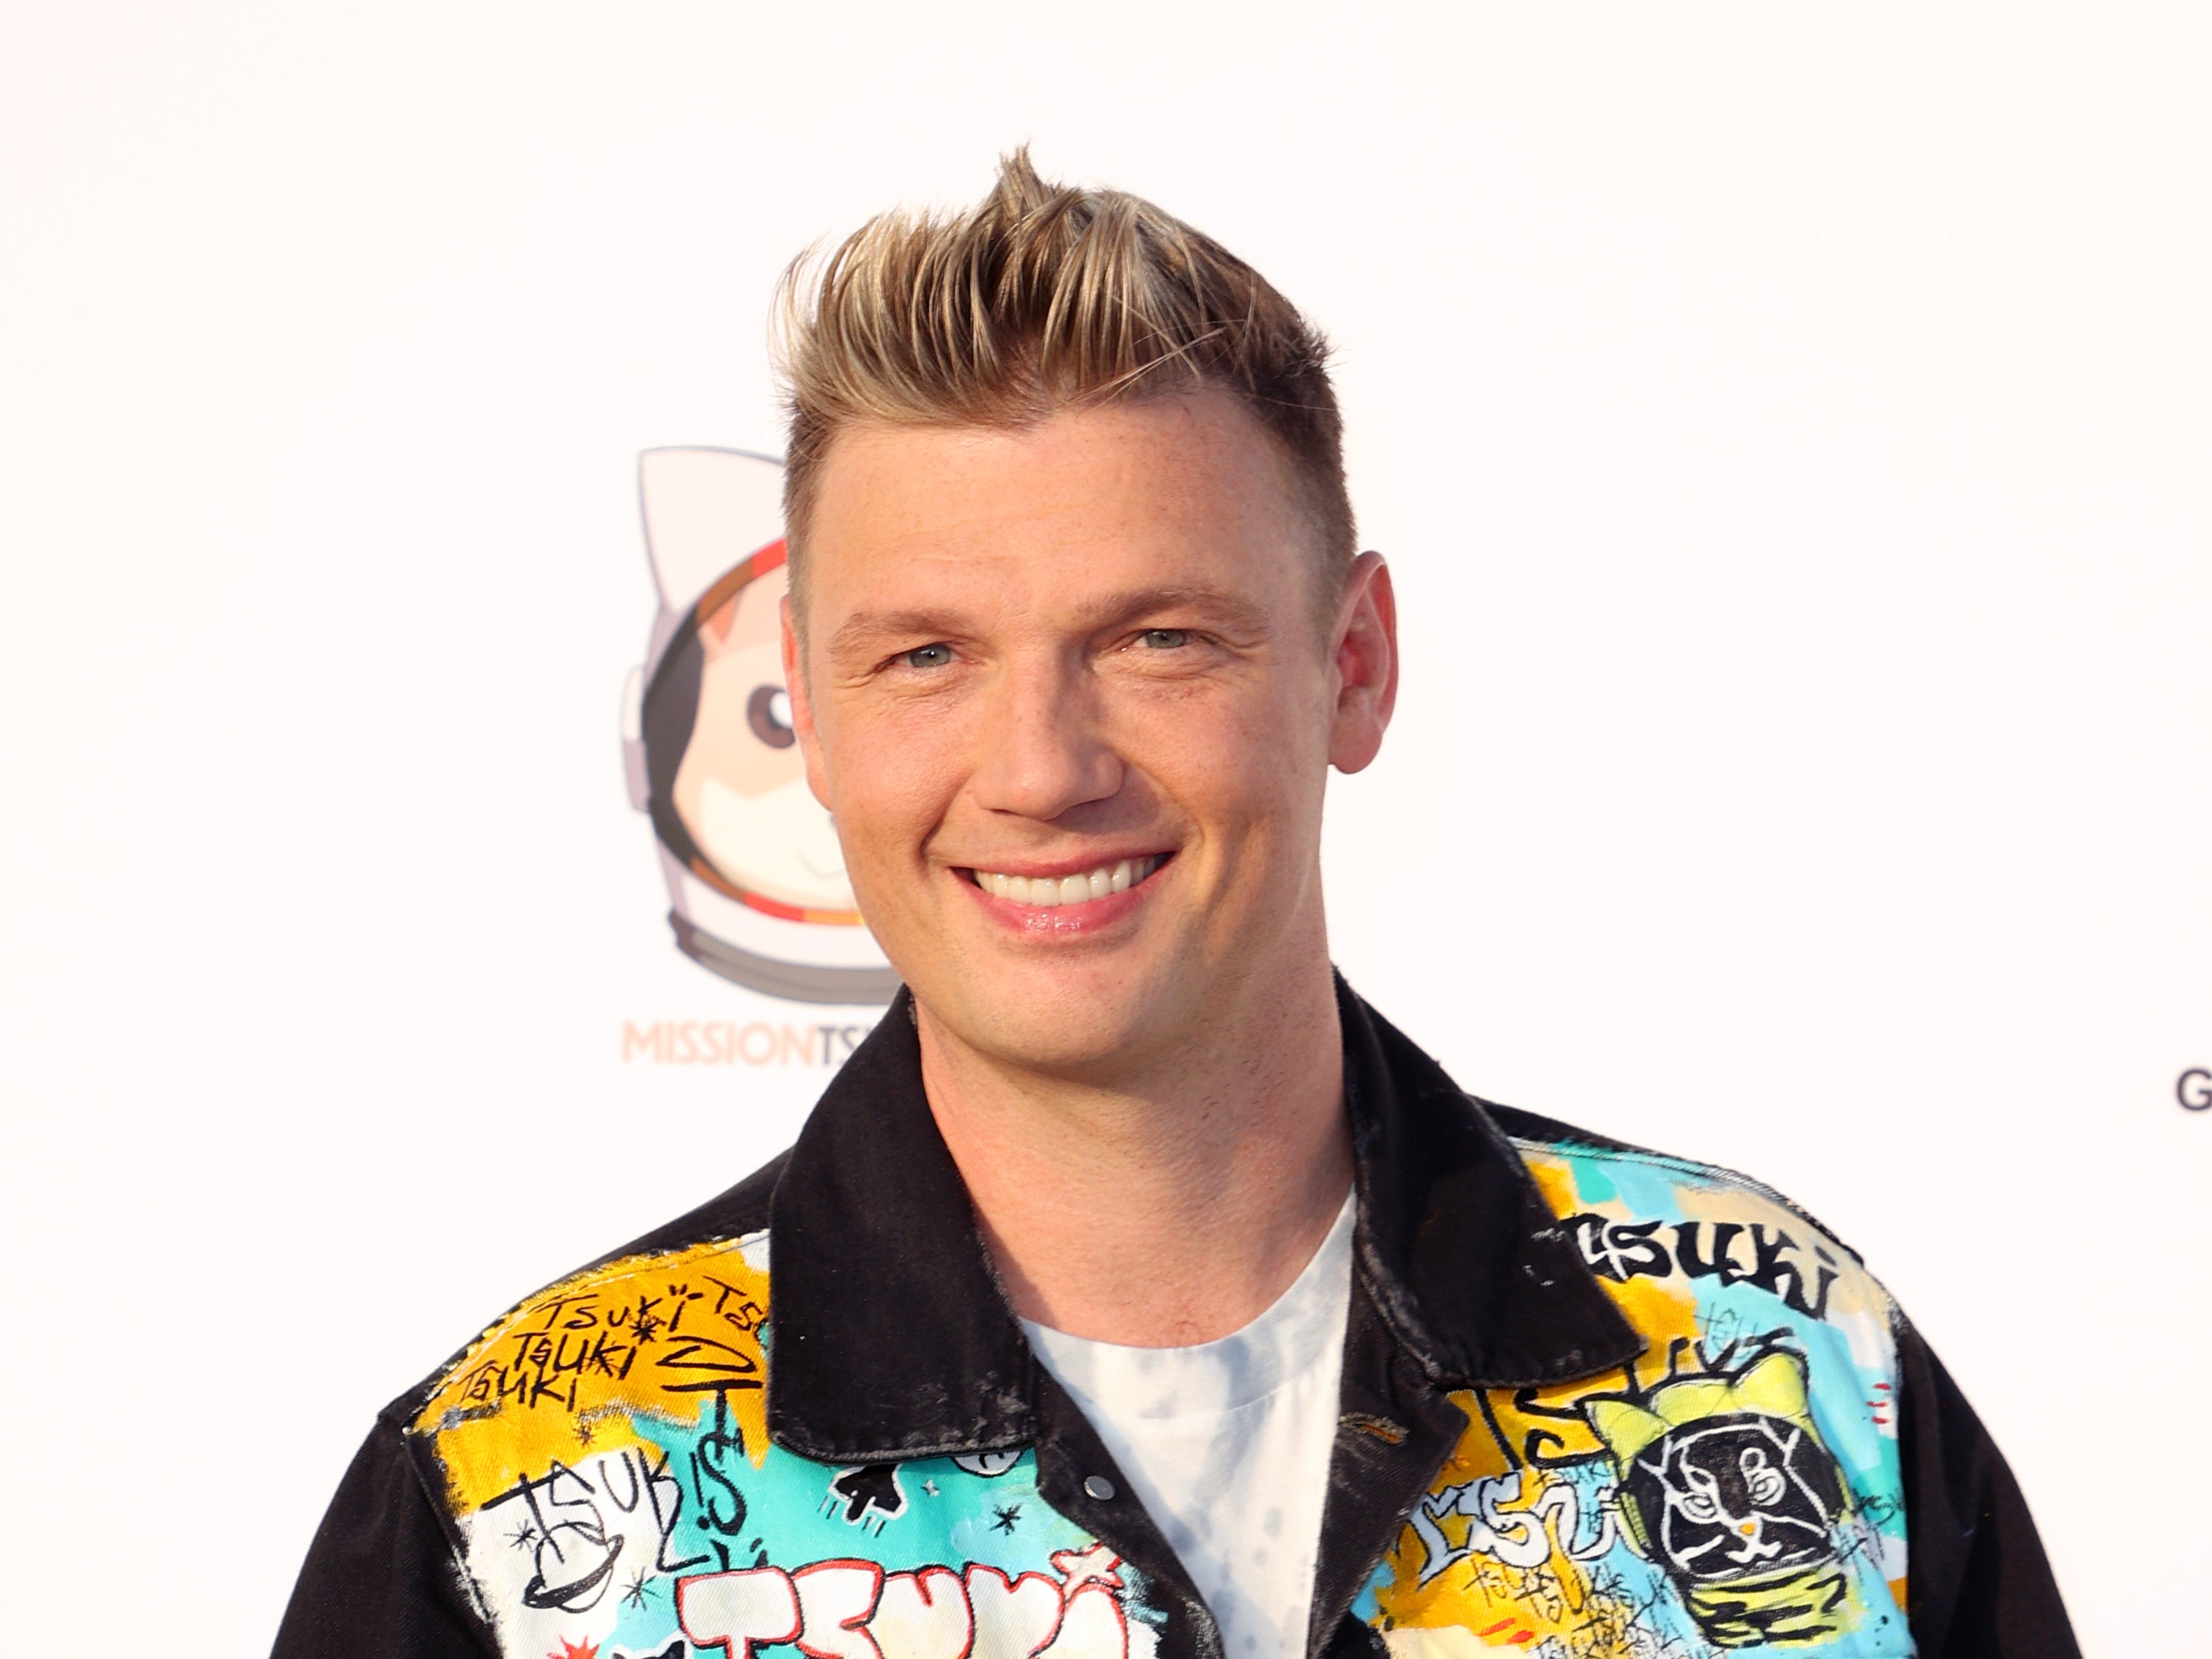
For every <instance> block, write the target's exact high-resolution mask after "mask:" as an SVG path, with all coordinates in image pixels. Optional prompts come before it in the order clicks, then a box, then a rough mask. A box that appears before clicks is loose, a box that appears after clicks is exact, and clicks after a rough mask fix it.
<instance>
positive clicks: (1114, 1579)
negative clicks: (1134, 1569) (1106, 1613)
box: [1052, 1544, 1121, 1596]
mask: <svg viewBox="0 0 2212 1659" xmlns="http://www.w3.org/2000/svg"><path fill="white" fill-rule="evenodd" d="M1052 1565H1053V1571H1055V1572H1057V1573H1058V1574H1060V1577H1062V1578H1064V1579H1066V1581H1067V1582H1066V1583H1063V1584H1062V1585H1061V1586H1060V1594H1061V1595H1064V1596H1066V1595H1074V1594H1075V1592H1076V1591H1077V1590H1079V1589H1081V1588H1082V1587H1083V1586H1084V1585H1085V1584H1090V1583H1097V1584H1103V1585H1104V1586H1105V1587H1106V1588H1107V1589H1109V1590H1117V1589H1121V1574H1120V1573H1118V1572H1116V1571H1114V1569H1115V1568H1116V1567H1118V1566H1120V1565H1121V1557H1120V1556H1118V1555H1116V1554H1115V1553H1114V1552H1113V1551H1112V1550H1109V1549H1108V1548H1107V1547H1106V1546H1105V1545H1103V1544H1093V1545H1092V1546H1091V1547H1090V1548H1089V1549H1087V1550H1054V1552H1053V1553H1052Z"/></svg>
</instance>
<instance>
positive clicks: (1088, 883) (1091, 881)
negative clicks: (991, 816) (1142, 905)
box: [963, 853, 1170, 910]
mask: <svg viewBox="0 0 2212 1659" xmlns="http://www.w3.org/2000/svg"><path fill="white" fill-rule="evenodd" d="M1169 856H1170V855H1169V854H1165V853H1148V854H1146V855H1145V856H1144V857H1142V858H1136V859H1123V860H1120V861H1119V862H1118V863H1115V864H1102V865H1100V866H1098V867H1097V869H1095V870H1088V871H1085V872H1081V873H1079V874H1076V875H1068V876H1006V875H1000V874H999V873H998V872H995V871H991V870H969V871H965V872H963V873H964V874H965V875H966V876H967V878H968V879H969V880H970V881H972V882H974V883H975V884H976V885H977V886H978V887H980V888H981V889H982V890H984V891H985V892H987V893H988V894H990V895H992V896H994V897H995V898H1002V899H1006V900H1007V901H1008V902H1011V903H1014V904H1025V905H1027V906H1029V907H1030V908H1031V909H1036V910H1050V909H1056V908H1059V907H1060V905H1063V904H1083V903H1086V902H1089V901H1090V900H1091V899H1102V898H1104V897H1106V896H1108V895H1109V894H1113V893H1126V892H1127V891H1128V890H1129V889H1131V888H1132V887H1134V886H1135V885H1137V884H1138V883H1139V882H1141V881H1143V880H1144V879H1145V878H1146V877H1147V876H1149V875H1151V874H1152V872H1154V871H1155V870H1157V869H1158V868H1159V867H1160V866H1162V865H1163V864H1165V863H1166V862H1167V861H1168V858H1169Z"/></svg>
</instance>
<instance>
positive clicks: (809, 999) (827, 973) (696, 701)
mask: <svg viewBox="0 0 2212 1659" xmlns="http://www.w3.org/2000/svg"><path fill="white" fill-rule="evenodd" d="M638 483H639V495H640V499H641V507H642V508H643V512H644V519H645V542H646V556H647V562H649V563H650V565H651V567H652V570H653V585H654V587H655V590H656V591H657V592H658V594H659V610H658V611H657V613H656V614H655V616H654V617H653V632H652V635H651V636H650V638H649V640H648V642H647V648H646V655H645V661H644V663H643V665H641V666H640V667H638V668H636V669H634V670H632V671H631V673H630V676H629V684H628V686H627V687H626V689H625V692H624V696H623V767H624V770H625V772H626V773H627V774H628V777H629V799H630V805H632V806H634V807H635V808H636V809H637V810H638V811H641V812H643V813H645V814H646V815H647V818H648V819H649V820H650V822H651V823H652V826H653V837H654V841H655V843H656V845H657V848H658V850H659V854H660V865H661V870H662V872H663V873H664V874H665V876H666V878H667V881H668V896H669V911H668V921H669V925H670V927H672V928H673V929H674V930H675V934H676V945H677V948H678V949H679V950H681V951H683V952H684V955H686V956H688V957H690V958H691V959H692V960H693V961H694V962H696V963H699V964H700V965H701V966H702V967H704V968H707V969H712V970H713V971H714V973H717V974H720V975H722V976H723V977H724V978H725V979H728V980H732V981H735V982H737V983H738V984H739V985H742V986H744V987H746V988H747V989H749V990H752V991H757V992H759V993H761V994H764V995H767V996H771V997H778V998H781V999H783V1000H787V1001H791V1002H800V1003H817V1004H818V1003H828V1004H837V1005H843V1006H882V1005H883V1004H885V1003H887V1002H889V1001H890V999H891V996H892V994H893V993H894V992H896V990H897V989H898V976H897V975H896V973H895V972H893V970H892V969H891V967H890V963H888V962H886V961H885V960H884V954H883V952H882V951H881V950H879V949H878V947H877V945H876V942H875V939H874V938H873V937H872V935H871V934H870V933H869V932H868V930H867V928H866V926H865V925H863V923H862V922H861V921H860V911H859V910H858V908H855V906H854V900H853V890H852V886H851V884H850V883H849V882H848V879H847V878H846V874H845V860H844V856H843V854H842V852H841V851H840V849H839V848H838V844H837V832H836V826H835V825H834V824H832V823H831V822H830V820H829V813H828V812H827V811H823V807H822V805H821V804H820V803H819V802H818V801H817V800H816V799H814V797H813V795H812V793H811V792H810V791H809V790H808V788H807V787H806V778H805V768H804V765H803V763H802V762H801V760H800V757H799V749H798V743H797V738H796V737H795V736H794V734H793V731H792V727H791V700H790V697H789V696H788V694H787V691H786V690H785V687H784V681H783V665H782V660H781V651H780V647H779V643H778V635H779V628H780V623H779V620H778V607H779V605H780V603H781V600H782V599H783V596H784V593H785V592H786V591H787V582H788V573H787V569H786V567H785V562H784V543H783V468H782V466H781V464H780V463H778V462H775V461H774V460H770V459H768V458H767V457H765V456H760V455H748V454H744V453H741V452H739V451H737V450H732V449H651V450H647V451H646V453H644V454H643V455H641V456H640V457H639V463H638ZM679 1026H680V1027H683V1028H686V1029H679ZM691 1026H697V1027H699V1028H700V1029H699V1030H697V1031H696V1032H695V1031H691V1030H689V1029H688V1028H689V1027H691ZM756 1027H757V1028H758V1030H756V1029H755V1028H756ZM806 1029H808V1030H811V1031H813V1032H815V1035H814V1036H810V1037H809V1038H808V1039H806V1040H805V1041H804V1042H799V1044H798V1045H797V1047H796V1048H795V1049H794V1045H793V1042H791V1041H788V1040H787V1039H786V1038H785V1037H784V1036H783V1035H782V1032H781V1027H780V1026H775V1027H772V1026H770V1025H769V1024H763V1023H762V1022H753V1023H752V1024H745V1023H744V1022H742V1021H735V1022H731V1023H730V1029H729V1030H728V1031H726V1032H722V1031H720V1030H719V1028H718V1027H717V1026H716V1024H715V1023H714V1022H704V1023H702V1022H680V1023H679V1022H655V1023H652V1024H647V1025H645V1026H640V1025H638V1024H635V1022H632V1023H630V1024H628V1025H626V1027H625V1030H624V1033H623V1051H624V1057H625V1058H629V1057H631V1055H632V1054H649V1055H650V1057H652V1058H654V1059H657V1060H669V1059H671V1057H673V1056H678V1055H688V1054H694V1053H696V1054H708V1055H723V1056H726V1057H727V1058H728V1059H732V1060H744V1061H745V1062H746V1063H754V1064H757V1063H763V1062H761V1061H760V1060H757V1058H756V1054H770V1053H780V1054H786V1055H788V1054H791V1053H793V1052H798V1053H800V1054H811V1053H813V1052H815V1051H816V1050H817V1049H818V1050H819V1052H820V1054H821V1055H822V1056H823V1058H822V1059H821V1060H819V1061H810V1062H808V1063H822V1064H829V1063H832V1062H833V1060H842V1058H843V1057H844V1055H845V1054H848V1053H850V1052H851V1047H852V1045H851V1042H849V1041H848V1040H846V1036H845V1032H846V1030H847V1028H845V1027H843V1026H842V1025H841V1026H825V1027H819V1028H806ZM758 1031H769V1032H770V1033H771V1035H770V1036H769V1037H766V1038H763V1037H761V1036H758ZM821 1031H835V1032H836V1034H837V1035H836V1036H835V1037H834V1038H832V1039H830V1040H829V1041H826V1042H825V1041H823V1040H821V1038H820V1036H819V1032H821ZM685 1063H690V1061H689V1060H686V1061H685Z"/></svg>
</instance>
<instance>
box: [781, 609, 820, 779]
mask: <svg viewBox="0 0 2212 1659" xmlns="http://www.w3.org/2000/svg"><path fill="white" fill-rule="evenodd" d="M779 614H780V615H781V617H782V619H783V690H784V694H785V695H786V696H788V697H789V698H790V699H791V729H792V731H793V732H795V733H797V734H798V737H799V753H800V754H802V755H804V756H805V757H806V787H808V788H809V789H811V790H812V791H813V792H814V799H817V800H818V801H820V802H821V803H822V805H823V808H824V809H825V810H826V809H827V808H828V807H829V766H828V765H827V763H824V762H823V758H822V735H821V733H820V732H817V730H816V729H815V726H814V702H813V699H811V697H809V696H807V695H806V651H805V647H804V646H803V645H802V644H801V643H800V642H799V624H798V623H797V622H796V621H795V620H794V619H793V616H792V611H791V595H790V594H788V593H786V594H785V595H784V596H783V603H782V605H781V609H780V611H779Z"/></svg>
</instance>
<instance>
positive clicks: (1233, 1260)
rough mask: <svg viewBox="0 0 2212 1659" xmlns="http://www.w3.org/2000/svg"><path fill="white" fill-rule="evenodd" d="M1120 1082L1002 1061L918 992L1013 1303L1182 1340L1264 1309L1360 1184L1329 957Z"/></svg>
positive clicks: (1071, 1325)
mask: <svg viewBox="0 0 2212 1659" xmlns="http://www.w3.org/2000/svg"><path fill="white" fill-rule="evenodd" d="M1249 1009H1250V1012H1248V1013H1246V1014H1245V1015H1244V1016H1243V1018H1239V1019H1235V1020H1232V1021H1231V1022H1228V1023H1226V1024H1209V1026H1208V1028H1207V1030H1206V1036H1205V1039H1204V1041H1203V1042H1194V1043H1192V1044H1189V1045H1187V1046H1183V1047H1182V1048H1180V1051H1179V1052H1176V1053H1175V1054H1163V1055H1159V1056H1157V1057H1155V1063H1152V1064H1148V1065H1146V1066H1134V1067H1132V1068H1130V1070H1129V1071H1128V1072H1127V1073H1125V1074H1123V1075H1121V1076H1119V1077H1117V1078H1116V1079H1114V1080H1113V1081H1112V1082H1111V1083H1109V1084H1101V1083H1098V1082H1096V1081H1086V1082H1081V1083H1077V1082H1071V1081H1069V1080H1067V1079H1060V1078H1054V1077H1049V1076H1042V1075H1040V1074H1038V1073H1034V1072H1029V1071H1020V1070H1014V1069H1010V1068H1007V1067H1005V1066H1000V1065H999V1064H997V1063H996V1062H994V1060H992V1059H991V1058H990V1057H989V1056H987V1055H984V1054H978V1053H977V1052H975V1050H974V1049H973V1048H969V1047H968V1046H967V1045H965V1044H963V1043H962V1042H959V1040H958V1039H957V1037H955V1036H952V1035H951V1033H949V1032H948V1031H947V1030H945V1028H944V1027H943V1026H942V1025H941V1024H939V1023H938V1022H936V1021H933V1019H932V1018H930V1016H929V1013H928V1011H927V1009H926V1008H921V1007H918V1008H917V1010H916V1013H917V1024H918V1026H919V1030H920V1035H921V1060H922V1078H923V1082H924V1085H925V1086H926V1087H927V1091H928V1096H929V1104H930V1109H931V1111H932V1113H933V1115H935V1117H936V1120H937V1125H938V1128H939V1132H940V1133H942V1134H943V1135H944V1137H945V1145H946V1146H947V1147H948V1148H950V1150H951V1153H952V1158H953V1161H954V1162H955V1163H956V1164H958V1165H959V1168H960V1172H961V1175H962V1176H963V1178H964V1179H965V1181H966V1182H967V1184H968V1190H969V1195H970V1197H971V1198H972V1199H973V1200H974V1202H975V1210H976V1215H977V1218H978V1220H979V1222H980V1224H981V1229H982V1233H983V1238H984V1242H985V1243H986V1244H987V1246H988V1247H989V1249H990V1252H991V1255H992V1259H993V1261H994V1263H995V1265H996V1266H997V1267H998V1270H999V1275H1000V1279H1001V1280H1002V1281H1003V1283H1004V1284H1005V1285H1006V1291H1007V1294H1008V1296H1009V1297H1010V1298H1011V1299H1012V1303H1013V1305H1014V1310H1015V1312H1017V1313H1018V1314H1019V1315H1020V1316H1022V1317H1024V1319H1031V1320H1035V1321H1036V1322H1038V1323H1040V1324H1044V1325H1048V1326H1051V1327H1052V1328H1054V1329H1055V1330H1062V1331H1066V1332H1068V1333H1070V1334H1073V1335H1077V1336H1084V1337H1090V1338H1093V1339H1095V1340H1100V1341H1106V1342H1117V1343H1123V1344H1127V1345H1129V1346H1138V1347H1170V1346H1188V1345H1191V1344H1194V1343H1199V1342H1208V1341H1212V1340H1214V1339H1215V1338H1217V1337H1221V1336H1226V1335H1227V1334H1230V1333H1231V1331H1235V1330H1237V1329H1240V1328H1243V1326H1244V1325H1246V1324H1249V1322H1251V1321H1252V1320H1253V1319H1255V1318H1256V1317H1257V1316H1259V1315H1261V1313H1263V1312H1265V1311H1266V1310H1267V1308H1268V1307H1269V1306H1270V1305H1271V1304H1273V1302H1274V1300H1275V1298H1276V1297H1279V1296H1280V1295H1281V1294H1282V1292H1283V1291H1285V1290H1286V1289H1287V1288H1288V1287H1289V1285H1290V1284H1291V1281H1292V1280H1293V1279H1296V1278H1297V1276H1298V1273H1299V1272H1300V1271H1301V1270H1302V1269H1303V1268H1304V1267H1305V1265H1306V1263H1307V1262H1308V1261H1310V1260H1311V1259H1312V1256H1313V1253H1314V1251H1315V1250H1316V1249H1318V1248H1319V1247H1320V1245H1321V1242H1322V1239H1323V1238H1325V1237H1327V1236H1328V1230H1329V1226H1330V1224H1331V1223H1332V1222H1334V1219H1335V1218H1336V1215H1337V1213H1338V1212H1339V1210H1340V1208H1341V1207H1342V1206H1343V1202H1344V1197H1345V1194H1346V1192H1347V1191H1348V1190H1349V1189H1350V1188H1351V1185H1352V1139H1351V1133H1350V1131H1349V1128H1348V1127H1347V1126H1346V1119H1345V1110H1344V1086H1343V1073H1344V1065H1343V1035H1342V1032H1341V1030H1340V1028H1339V1025H1338V1020H1337V1011H1336V999H1335V993H1334V984H1333V981H1332V980H1331V977H1330V975H1329V973H1328V966H1327V963H1326V960H1325V959H1323V960H1322V963H1320V964H1319V970H1318V972H1316V973H1314V974H1310V975H1302V976H1301V982H1299V983H1297V984H1296V985H1293V986H1289V987H1281V989H1280V991H1279V992H1278V993H1277V994H1273V995H1272V996H1268V997H1254V998H1251V999H1249Z"/></svg>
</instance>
